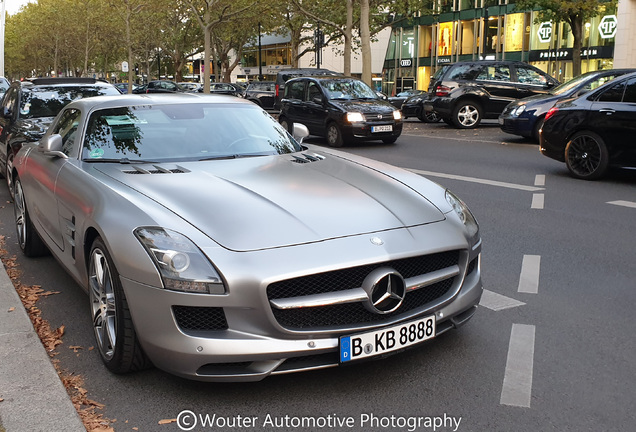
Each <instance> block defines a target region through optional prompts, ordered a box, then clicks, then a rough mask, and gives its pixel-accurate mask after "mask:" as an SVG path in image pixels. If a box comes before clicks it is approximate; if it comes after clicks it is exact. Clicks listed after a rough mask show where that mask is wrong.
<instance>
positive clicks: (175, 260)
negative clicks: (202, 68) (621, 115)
mask: <svg viewBox="0 0 636 432" xmlns="http://www.w3.org/2000/svg"><path fill="white" fill-rule="evenodd" d="M294 133H295V135H296V138H293V137H292V136H291V135H290V134H289V133H288V132H287V131H286V130H285V129H284V128H283V127H282V126H281V125H279V124H278V123H277V122H276V121H275V120H274V119H273V118H272V117H270V116H269V115H268V114H267V113H266V112H265V111H263V110H262V109H261V108H259V107H258V106H256V105H255V104H253V103H251V102H249V101H246V100H244V99H238V98H235V97H229V96H210V95H199V94H188V93H184V94H180V95H174V94H172V95H161V94H153V95H143V96H142V95H122V96H117V97H99V98H90V99H82V100H78V101H75V102H72V103H71V104H69V105H68V106H66V107H65V108H64V110H63V111H62V112H61V113H60V114H59V115H58V117H57V118H56V120H55V121H54V123H53V124H52V126H51V128H50V129H49V130H48V132H47V134H46V135H45V136H44V138H43V139H42V140H41V141H40V142H39V144H38V143H31V144H27V145H25V146H24V147H23V148H22V150H20V152H19V153H18V155H17V156H16V158H15V163H14V165H13V173H12V175H13V180H14V191H15V216H16V217H15V220H16V227H17V232H18V238H19V243H20V247H21V248H22V250H23V251H24V253H25V254H26V255H28V256H35V255H39V254H42V253H45V252H46V251H47V250H48V251H50V252H51V253H52V254H53V255H55V257H56V258H57V259H58V260H59V262H60V263H61V264H62V265H63V266H64V267H65V269H66V270H67V271H68V272H69V273H70V274H71V275H72V276H73V277H74V278H75V279H76V280H77V281H78V283H79V284H80V285H81V286H82V287H84V288H85V289H86V290H87V291H88V295H89V299H90V302H89V310H90V313H91V315H92V323H93V327H94V332H95V337H96V339H97V347H98V350H97V351H98V352H99V353H100V354H101V358H102V360H103V361H104V363H105V364H106V366H107V367H108V368H109V369H110V370H112V371H113V372H117V373H123V372H129V371H133V370H137V369H141V368H144V367H147V366H150V365H151V364H154V365H155V366H157V367H159V368H161V369H163V370H165V371H168V372H170V373H173V374H176V375H179V376H182V377H186V378H191V379H198V380H206V381H222V380H233V381H256V380H261V379H263V378H265V377H267V376H269V375H273V374H283V373H290V372H296V371H303V370H311V369H321V368H325V367H329V366H336V365H338V364H342V363H354V362H356V361H357V360H358V359H362V358H368V357H372V356H383V355H385V354H387V353H391V352H394V351H397V350H401V349H403V348H406V347H410V346H412V345H416V344H418V343H421V342H423V341H425V340H427V339H431V338H434V337H435V336H437V335H439V334H441V333H443V332H446V331H447V330H449V329H451V328H455V327H458V326H460V325H461V324H463V323H465V322H466V321H467V320H468V319H469V318H471V317H472V315H473V314H474V312H475V310H476V307H477V304H478V303H479V300H480V297H481V294H482V283H481V273H480V251H481V240H480V236H479V228H478V225H477V223H476V221H475V219H474V217H473V215H472V214H471V212H470V211H469V210H468V208H467V207H466V206H465V205H464V203H463V202H462V201H461V200H460V199H459V198H457V197H456V196H455V195H453V194H452V193H451V192H449V191H448V190H445V189H443V188H442V187H440V186H438V185H436V184H435V183H432V182H430V181H428V180H426V179H425V178H423V177H421V176H419V175H416V174H414V173H411V172H407V171H404V170H402V169H399V168H395V167H393V166H390V165H387V164H385V163H381V162H377V161H372V160H369V159H365V158H363V157H359V156H354V155H351V154H347V153H343V152H339V151H336V150H332V149H324V148H321V147H315V146H310V145H304V144H301V141H302V138H303V137H304V136H306V135H307V134H308V132H307V129H306V128H305V127H304V126H303V125H299V124H297V125H295V127H294Z"/></svg>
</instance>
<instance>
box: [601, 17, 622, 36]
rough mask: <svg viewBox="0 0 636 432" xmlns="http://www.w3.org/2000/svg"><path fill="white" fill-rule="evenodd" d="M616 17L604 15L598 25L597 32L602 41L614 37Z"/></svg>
mask: <svg viewBox="0 0 636 432" xmlns="http://www.w3.org/2000/svg"><path fill="white" fill-rule="evenodd" d="M617 23H618V19H617V18H616V15H605V16H604V17H603V19H601V22H600V23H599V25H598V31H599V33H600V35H601V38H602V39H611V38H613V37H614V36H616V24H617Z"/></svg>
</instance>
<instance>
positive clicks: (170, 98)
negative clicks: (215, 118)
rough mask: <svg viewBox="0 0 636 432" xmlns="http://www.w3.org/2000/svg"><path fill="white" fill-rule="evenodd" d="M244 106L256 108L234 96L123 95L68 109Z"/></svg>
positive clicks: (74, 104)
mask: <svg viewBox="0 0 636 432" xmlns="http://www.w3.org/2000/svg"><path fill="white" fill-rule="evenodd" d="M199 103H201V104H203V103H206V104H228V103H229V104H243V105H249V106H255V105H254V104H253V103H252V102H250V101H248V100H245V99H242V98H237V97H234V96H223V95H209V94H203V93H170V94H162V93H146V94H130V95H129V94H122V95H117V96H98V97H91V98H82V99H77V100H75V101H73V102H71V103H70V104H69V105H67V107H71V106H72V107H75V108H79V109H83V110H94V109H106V108H119V107H126V106H138V105H174V104H199Z"/></svg>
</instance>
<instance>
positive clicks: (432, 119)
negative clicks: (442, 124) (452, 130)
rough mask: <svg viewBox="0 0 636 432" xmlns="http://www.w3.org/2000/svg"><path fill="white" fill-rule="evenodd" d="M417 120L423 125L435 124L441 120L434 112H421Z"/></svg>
mask: <svg viewBox="0 0 636 432" xmlns="http://www.w3.org/2000/svg"><path fill="white" fill-rule="evenodd" d="M417 118H418V119H420V121H422V122H424V123H437V122H438V121H440V120H441V117H440V116H439V115H438V114H437V113H436V112H435V111H422V113H421V114H420V115H418V116H417Z"/></svg>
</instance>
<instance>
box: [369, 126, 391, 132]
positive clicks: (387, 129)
mask: <svg viewBox="0 0 636 432" xmlns="http://www.w3.org/2000/svg"><path fill="white" fill-rule="evenodd" d="M371 132H393V125H384V126H371Z"/></svg>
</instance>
